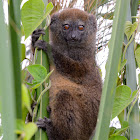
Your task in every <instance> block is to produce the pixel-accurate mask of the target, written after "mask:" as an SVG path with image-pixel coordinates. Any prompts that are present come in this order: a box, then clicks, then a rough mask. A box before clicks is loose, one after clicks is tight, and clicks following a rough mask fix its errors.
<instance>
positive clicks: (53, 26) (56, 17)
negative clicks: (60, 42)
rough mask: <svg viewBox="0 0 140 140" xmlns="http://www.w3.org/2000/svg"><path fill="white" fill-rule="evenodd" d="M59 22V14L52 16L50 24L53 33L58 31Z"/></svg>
mask: <svg viewBox="0 0 140 140" xmlns="http://www.w3.org/2000/svg"><path fill="white" fill-rule="evenodd" d="M58 20H59V13H55V14H53V15H52V16H51V23H50V29H51V31H54V30H55V29H56V27H57V23H58Z"/></svg>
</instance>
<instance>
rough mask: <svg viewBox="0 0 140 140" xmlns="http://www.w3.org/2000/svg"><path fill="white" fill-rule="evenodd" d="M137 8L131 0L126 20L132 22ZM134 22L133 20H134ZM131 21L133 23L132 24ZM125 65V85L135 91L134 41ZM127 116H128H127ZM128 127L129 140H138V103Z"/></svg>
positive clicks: (128, 51)
mask: <svg viewBox="0 0 140 140" xmlns="http://www.w3.org/2000/svg"><path fill="white" fill-rule="evenodd" d="M136 7H138V2H137V1H134V0H131V5H130V4H129V9H128V13H127V20H128V21H132V19H131V14H132V15H133V16H135V15H136V11H137V8H136ZM134 21H135V20H134ZM134 21H133V22H134ZM124 42H125V44H127V42H128V41H127V39H126V37H125V40H124ZM125 58H126V59H127V63H126V83H127V85H128V86H129V87H130V88H131V91H132V92H133V91H135V90H136V89H137V83H136V62H135V56H134V41H132V42H131V43H130V45H129V47H128V49H127V51H126V57H125ZM128 109H131V107H128ZM127 115H129V114H127ZM129 125H130V140H133V139H138V138H140V133H139V130H140V122H139V109H138V102H136V104H135V105H134V107H133V109H132V111H131V113H130V117H129Z"/></svg>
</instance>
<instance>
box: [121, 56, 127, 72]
mask: <svg viewBox="0 0 140 140" xmlns="http://www.w3.org/2000/svg"><path fill="white" fill-rule="evenodd" d="M126 62H127V60H126V59H125V60H124V61H123V62H122V63H121V65H120V71H121V70H122V69H123V67H124V66H125V65H126Z"/></svg>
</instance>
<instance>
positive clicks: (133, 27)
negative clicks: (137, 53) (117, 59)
mask: <svg viewBox="0 0 140 140" xmlns="http://www.w3.org/2000/svg"><path fill="white" fill-rule="evenodd" d="M137 26H138V22H134V23H133V24H132V23H131V22H130V21H126V24H125V34H126V36H127V40H129V39H130V37H131V35H132V34H133V33H134V32H135V30H136V29H137Z"/></svg>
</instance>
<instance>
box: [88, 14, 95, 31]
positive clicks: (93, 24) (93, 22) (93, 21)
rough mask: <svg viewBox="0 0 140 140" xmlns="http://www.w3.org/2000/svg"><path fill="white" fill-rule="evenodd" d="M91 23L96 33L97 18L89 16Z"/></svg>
mask: <svg viewBox="0 0 140 140" xmlns="http://www.w3.org/2000/svg"><path fill="white" fill-rule="evenodd" d="M89 22H90V25H91V26H92V27H93V31H94V32H95V31H96V30H97V22H96V16H95V15H92V14H89Z"/></svg>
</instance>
